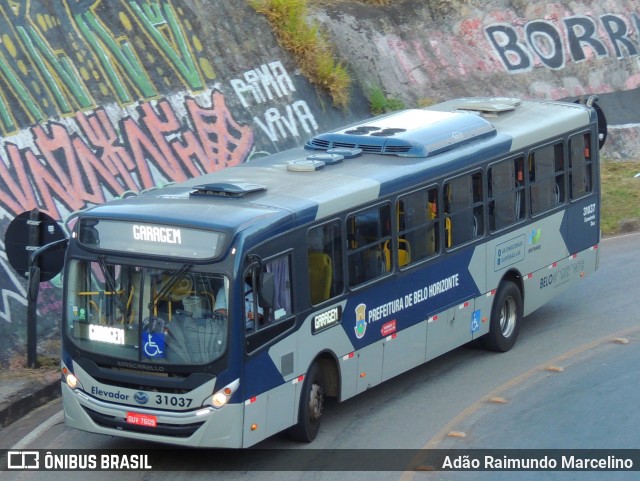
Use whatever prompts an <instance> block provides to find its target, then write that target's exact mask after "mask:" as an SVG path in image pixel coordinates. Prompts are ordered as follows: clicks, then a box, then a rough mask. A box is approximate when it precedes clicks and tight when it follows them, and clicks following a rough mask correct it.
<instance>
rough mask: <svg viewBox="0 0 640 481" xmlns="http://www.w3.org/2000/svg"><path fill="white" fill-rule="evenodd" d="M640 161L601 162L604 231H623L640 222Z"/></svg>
mask: <svg viewBox="0 0 640 481" xmlns="http://www.w3.org/2000/svg"><path fill="white" fill-rule="evenodd" d="M639 172H640V162H614V161H606V160H604V161H603V162H602V164H601V179H602V214H601V228H602V234H603V235H614V234H619V233H620V232H621V231H623V230H625V229H630V228H632V227H633V225H634V224H640V178H634V175H635V174H637V173H639Z"/></svg>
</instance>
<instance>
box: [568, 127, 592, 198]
mask: <svg viewBox="0 0 640 481" xmlns="http://www.w3.org/2000/svg"><path fill="white" fill-rule="evenodd" d="M591 165H592V164H591V134H589V133H586V134H580V135H575V136H574V137H571V139H569V169H570V171H569V187H570V196H571V199H577V198H579V197H582V196H584V195H587V194H589V193H590V192H591V191H592V190H593V184H592V171H591Z"/></svg>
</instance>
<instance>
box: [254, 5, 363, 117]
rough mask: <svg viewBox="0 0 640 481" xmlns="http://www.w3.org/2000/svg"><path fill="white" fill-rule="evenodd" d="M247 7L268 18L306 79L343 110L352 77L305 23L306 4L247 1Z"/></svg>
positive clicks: (313, 29)
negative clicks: (327, 94) (325, 91)
mask: <svg viewBox="0 0 640 481" xmlns="http://www.w3.org/2000/svg"><path fill="white" fill-rule="evenodd" d="M249 4H250V5H251V6H252V7H253V9H254V10H255V11H256V12H258V13H261V14H263V15H264V16H265V17H266V18H267V20H268V22H269V24H270V25H271V29H272V30H273V32H274V34H275V35H276V38H277V39H278V42H279V43H280V45H281V46H282V48H284V49H285V50H287V51H288V52H290V53H291V54H292V55H293V57H294V58H295V59H296V61H297V62H298V65H299V66H300V71H301V72H302V73H303V74H304V75H305V76H306V77H307V79H309V81H310V82H311V83H312V84H315V85H318V86H320V87H321V88H323V89H325V90H327V91H328V92H329V94H330V95H331V98H332V100H333V103H334V105H336V106H337V107H340V108H343V109H346V108H347V107H348V105H349V90H350V87H351V76H350V75H349V73H348V72H347V69H346V68H345V67H344V66H343V65H342V63H340V62H338V61H337V60H336V59H335V56H334V54H333V49H332V48H331V45H330V43H329V41H328V40H327V39H326V37H325V36H324V35H322V34H321V32H320V31H319V30H318V26H317V25H316V24H309V23H308V21H307V0H249Z"/></svg>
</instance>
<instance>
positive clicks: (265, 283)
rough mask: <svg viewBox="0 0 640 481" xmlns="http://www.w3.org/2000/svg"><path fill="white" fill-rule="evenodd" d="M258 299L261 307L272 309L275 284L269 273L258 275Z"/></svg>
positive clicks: (274, 297)
mask: <svg viewBox="0 0 640 481" xmlns="http://www.w3.org/2000/svg"><path fill="white" fill-rule="evenodd" d="M258 298H259V300H260V305H261V306H263V307H269V308H271V307H273V306H274V304H275V300H276V282H275V278H274V276H273V274H272V273H271V272H262V273H261V274H260V284H259V285H258Z"/></svg>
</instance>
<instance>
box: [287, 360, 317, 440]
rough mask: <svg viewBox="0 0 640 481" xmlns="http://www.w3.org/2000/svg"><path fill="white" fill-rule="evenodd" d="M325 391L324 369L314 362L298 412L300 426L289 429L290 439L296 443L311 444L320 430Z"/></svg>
mask: <svg viewBox="0 0 640 481" xmlns="http://www.w3.org/2000/svg"><path fill="white" fill-rule="evenodd" d="M324 401H325V389H324V380H323V377H322V369H320V365H319V364H318V363H317V362H314V363H313V364H312V365H311V367H310V368H309V372H308V373H307V375H306V376H305V379H304V385H303V387H302V396H301V397H300V409H299V410H298V424H296V425H295V426H293V427H291V429H289V437H290V438H291V439H293V440H294V441H299V442H304V443H310V442H311V441H313V440H314V439H315V438H316V436H317V434H318V430H319V429H320V420H321V418H322V412H323V410H324Z"/></svg>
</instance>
